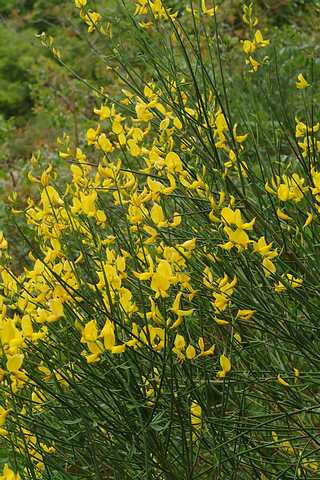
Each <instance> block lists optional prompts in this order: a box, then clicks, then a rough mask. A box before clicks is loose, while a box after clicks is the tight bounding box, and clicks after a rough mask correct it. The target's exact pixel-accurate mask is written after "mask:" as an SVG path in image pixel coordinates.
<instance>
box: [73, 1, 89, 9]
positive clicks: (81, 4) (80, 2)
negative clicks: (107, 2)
mask: <svg viewBox="0 0 320 480" xmlns="http://www.w3.org/2000/svg"><path fill="white" fill-rule="evenodd" d="M74 3H75V6H76V7H77V8H83V7H85V6H86V5H87V0H74Z"/></svg>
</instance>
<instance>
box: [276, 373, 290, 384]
mask: <svg viewBox="0 0 320 480" xmlns="http://www.w3.org/2000/svg"><path fill="white" fill-rule="evenodd" d="M277 381H278V383H279V384H280V385H283V386H284V387H289V386H290V385H289V383H288V382H286V381H285V380H284V379H283V378H282V377H281V375H280V373H279V374H278V376H277Z"/></svg>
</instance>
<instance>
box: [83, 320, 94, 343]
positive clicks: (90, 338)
mask: <svg viewBox="0 0 320 480" xmlns="http://www.w3.org/2000/svg"><path fill="white" fill-rule="evenodd" d="M97 338H98V328H97V321H96V320H91V321H90V322H88V323H87V324H86V325H85V327H84V329H83V332H82V337H81V340H80V341H81V343H87V342H95V341H96V340H97Z"/></svg>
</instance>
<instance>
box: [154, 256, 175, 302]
mask: <svg viewBox="0 0 320 480" xmlns="http://www.w3.org/2000/svg"><path fill="white" fill-rule="evenodd" d="M172 281H173V273H172V268H171V265H170V263H169V262H168V261H166V260H160V262H159V265H158V267H157V270H156V272H155V273H154V274H153V275H152V280H151V288H152V290H154V291H155V292H156V298H158V297H159V296H161V297H166V296H167V291H168V290H169V288H170V285H171V283H172Z"/></svg>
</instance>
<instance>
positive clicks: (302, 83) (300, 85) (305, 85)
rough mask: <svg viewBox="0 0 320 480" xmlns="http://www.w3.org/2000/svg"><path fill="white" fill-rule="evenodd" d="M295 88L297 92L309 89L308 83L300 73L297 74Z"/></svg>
mask: <svg viewBox="0 0 320 480" xmlns="http://www.w3.org/2000/svg"><path fill="white" fill-rule="evenodd" d="M296 87H297V88H298V89H299V90H304V89H305V88H308V87H310V83H308V82H307V80H306V79H305V78H304V76H303V75H302V73H299V75H298V80H297V81H296Z"/></svg>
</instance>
